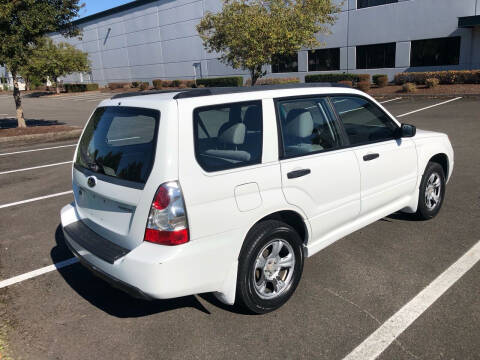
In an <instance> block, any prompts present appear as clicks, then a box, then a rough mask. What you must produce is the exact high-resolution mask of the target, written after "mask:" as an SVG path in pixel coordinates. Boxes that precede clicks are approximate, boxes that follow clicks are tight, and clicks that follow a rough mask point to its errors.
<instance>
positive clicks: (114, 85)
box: [108, 82, 130, 90]
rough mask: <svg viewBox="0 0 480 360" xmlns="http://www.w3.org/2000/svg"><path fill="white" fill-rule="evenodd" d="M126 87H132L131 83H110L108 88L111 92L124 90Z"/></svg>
mask: <svg viewBox="0 0 480 360" xmlns="http://www.w3.org/2000/svg"><path fill="white" fill-rule="evenodd" d="M126 87H130V83H126V82H114V83H108V88H109V89H110V90H116V89H123V88H126Z"/></svg>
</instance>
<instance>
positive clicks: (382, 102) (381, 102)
mask: <svg viewBox="0 0 480 360" xmlns="http://www.w3.org/2000/svg"><path fill="white" fill-rule="evenodd" d="M400 99H401V98H395V99H390V100H385V101H380V102H379V104H386V103H389V102H392V101H397V100H400Z"/></svg>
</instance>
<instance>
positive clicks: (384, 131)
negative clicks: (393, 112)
mask: <svg viewBox="0 0 480 360" xmlns="http://www.w3.org/2000/svg"><path fill="white" fill-rule="evenodd" d="M332 103H333V106H334V107H335V110H336V111H337V113H338V116H339V118H340V120H341V121H342V123H343V125H344V127H345V131H346V133H347V135H348V139H349V141H350V144H352V145H360V144H367V143H369V142H377V141H383V140H390V139H393V138H394V135H395V131H396V129H397V127H398V126H397V125H396V124H395V123H394V122H393V121H392V120H391V119H390V118H389V117H388V116H387V114H385V113H384V112H383V111H382V110H381V109H380V108H379V107H378V106H376V105H375V104H373V103H371V102H370V101H368V100H366V99H363V98H361V97H356V96H351V97H347V96H345V97H343V96H339V97H334V98H332Z"/></svg>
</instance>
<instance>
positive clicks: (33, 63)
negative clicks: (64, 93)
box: [19, 38, 90, 94]
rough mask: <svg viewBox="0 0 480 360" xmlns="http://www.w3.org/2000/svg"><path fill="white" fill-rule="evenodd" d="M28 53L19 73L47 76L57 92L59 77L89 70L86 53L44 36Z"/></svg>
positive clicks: (58, 91) (26, 75) (28, 77)
mask: <svg viewBox="0 0 480 360" xmlns="http://www.w3.org/2000/svg"><path fill="white" fill-rule="evenodd" d="M30 53H31V56H30V58H29V59H28V61H27V62H26V64H24V65H23V66H21V67H20V69H19V71H20V75H22V76H23V78H24V79H32V78H37V79H38V78H41V79H45V78H47V77H48V78H49V79H50V81H53V82H55V85H56V90H57V94H58V93H60V86H59V81H58V78H59V77H62V76H65V75H68V74H71V73H74V72H89V71H90V61H89V60H88V54H87V53H85V52H83V51H81V50H78V49H77V48H75V47H74V46H72V45H70V44H67V43H64V42H61V43H58V44H55V43H54V42H53V41H52V39H50V38H44V39H43V40H42V41H39V43H38V45H37V46H36V47H35V48H33V49H31V51H30Z"/></svg>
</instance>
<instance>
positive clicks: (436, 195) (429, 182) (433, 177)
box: [416, 162, 445, 220]
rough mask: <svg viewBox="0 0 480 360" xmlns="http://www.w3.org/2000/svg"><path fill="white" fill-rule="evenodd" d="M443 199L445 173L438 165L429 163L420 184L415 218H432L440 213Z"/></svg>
mask: <svg viewBox="0 0 480 360" xmlns="http://www.w3.org/2000/svg"><path fill="white" fill-rule="evenodd" d="M444 197H445V173H444V172H443V168H442V166H441V165H440V164H438V163H434V162H429V163H428V165H427V168H426V169H425V173H424V174H423V177H422V182H421V184H420V194H419V198H418V209H417V214H416V215H417V217H418V218H419V219H421V220H429V219H432V218H434V217H435V216H436V215H437V214H438V213H439V211H440V209H441V207H442V205H443V199H444Z"/></svg>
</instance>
